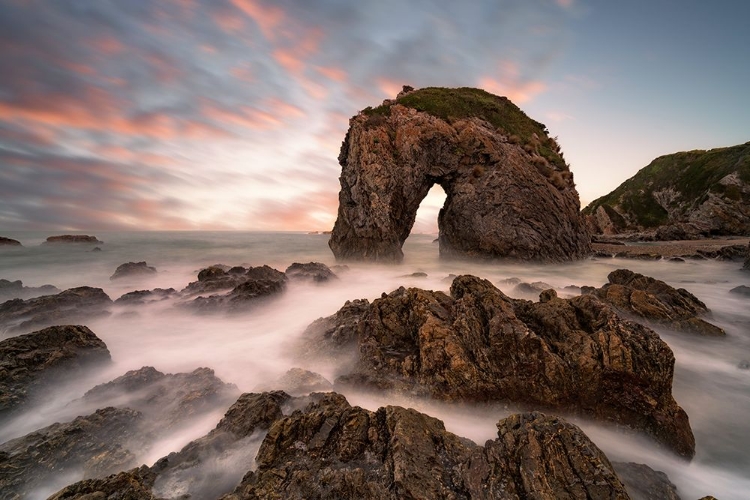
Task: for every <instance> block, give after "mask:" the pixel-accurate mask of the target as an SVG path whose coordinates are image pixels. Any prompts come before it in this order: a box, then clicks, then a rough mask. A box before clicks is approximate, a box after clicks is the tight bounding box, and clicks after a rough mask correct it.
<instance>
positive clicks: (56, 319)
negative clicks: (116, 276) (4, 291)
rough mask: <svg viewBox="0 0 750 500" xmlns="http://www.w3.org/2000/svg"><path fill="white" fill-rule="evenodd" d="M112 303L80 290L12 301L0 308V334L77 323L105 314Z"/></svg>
mask: <svg viewBox="0 0 750 500" xmlns="http://www.w3.org/2000/svg"><path fill="white" fill-rule="evenodd" d="M110 305H112V299H110V298H109V296H108V295H107V294H106V293H104V290H102V289H101V288H92V287H90V286H81V287H78V288H70V289H68V290H65V291H64V292H60V293H58V294H56V295H43V296H41V297H35V298H33V299H28V300H22V299H13V300H8V301H7V302H4V303H2V304H0V332H2V331H3V330H5V331H8V332H13V333H24V332H29V331H31V330H33V329H35V328H42V327H45V326H50V325H55V324H58V325H59V324H63V323H80V322H83V321H85V320H87V319H90V318H95V317H100V316H103V315H107V314H109V311H108V309H107V308H108V307H109V306H110Z"/></svg>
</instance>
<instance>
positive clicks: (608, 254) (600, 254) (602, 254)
mask: <svg viewBox="0 0 750 500" xmlns="http://www.w3.org/2000/svg"><path fill="white" fill-rule="evenodd" d="M592 256H593V257H594V258H598V259H611V258H613V257H614V256H615V254H613V253H612V252H605V251H604V250H596V251H595V252H594V253H593V254H592Z"/></svg>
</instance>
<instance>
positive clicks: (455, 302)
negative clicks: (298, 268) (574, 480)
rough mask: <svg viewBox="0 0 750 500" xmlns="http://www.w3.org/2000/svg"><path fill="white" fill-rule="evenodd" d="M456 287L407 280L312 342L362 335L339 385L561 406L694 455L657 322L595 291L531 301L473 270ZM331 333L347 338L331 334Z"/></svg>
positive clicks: (331, 323)
mask: <svg viewBox="0 0 750 500" xmlns="http://www.w3.org/2000/svg"><path fill="white" fill-rule="evenodd" d="M450 293H451V295H450V296H448V295H446V294H444V293H442V292H431V291H425V290H420V289H416V288H410V289H405V288H403V287H401V288H399V289H398V290H396V291H394V292H392V293H390V294H388V295H385V294H384V295H383V296H382V297H381V298H380V299H377V300H375V301H373V302H372V304H370V305H369V306H367V304H361V305H360V308H352V307H351V306H350V307H349V308H348V310H347V311H344V310H343V309H342V310H341V311H339V312H338V313H337V314H336V315H334V316H332V317H329V318H327V319H324V320H318V321H317V322H316V323H314V324H313V325H314V326H315V327H313V325H311V328H310V329H309V330H308V332H307V335H311V338H310V339H309V342H310V343H314V342H316V341H317V342H318V343H319V345H321V346H326V347H327V348H329V349H333V350H335V349H336V348H337V347H338V346H341V345H343V346H347V345H348V344H351V343H354V342H355V341H356V345H357V349H358V357H357V360H356V364H355V365H354V366H353V367H352V368H351V369H349V371H348V373H347V374H346V375H343V376H341V377H339V378H338V379H337V380H336V381H335V384H337V385H338V384H342V385H353V386H356V387H359V388H368V389H373V390H393V391H403V392H407V393H410V394H417V395H427V396H431V397H434V398H437V399H443V400H449V401H458V400H462V401H477V402H486V401H510V402H514V403H520V404H526V405H529V406H534V407H536V408H547V409H560V410H564V411H566V412H569V413H578V414H581V415H586V416H589V417H595V418H599V419H602V420H607V421H611V422H616V423H619V424H625V425H629V426H631V427H634V428H637V429H641V430H644V431H646V432H647V433H648V434H650V435H651V436H652V437H653V438H654V439H655V440H656V441H658V442H660V443H662V444H663V445H666V446H667V447H669V448H670V449H672V450H674V451H675V452H676V453H678V454H679V455H682V456H685V457H692V456H693V454H694V453H695V441H694V438H693V434H692V431H691V429H690V425H689V423H688V418H687V415H686V414H685V412H684V411H683V410H682V408H680V407H679V406H678V405H677V403H676V402H675V400H674V398H673V397H672V394H671V389H672V376H673V370H674V355H673V354H672V351H671V350H670V349H669V346H667V344H666V343H664V342H663V341H662V340H661V339H660V338H659V336H658V335H657V334H656V333H655V332H653V331H652V330H650V329H649V328H647V327H644V326H642V325H640V324H637V323H634V322H630V321H627V320H624V319H622V318H620V317H619V316H618V315H617V314H616V313H615V312H614V311H613V310H612V309H611V308H610V307H609V306H607V305H606V304H604V303H602V302H601V301H599V300H598V299H597V298H596V297H594V296H592V295H582V296H578V297H573V298H571V299H561V298H553V297H551V298H549V300H548V301H547V302H544V303H532V302H529V301H525V300H514V299H511V298H509V297H507V296H506V295H505V294H503V293H502V292H501V291H500V290H498V289H497V288H495V287H494V286H493V285H492V284H491V283H490V282H488V281H486V280H481V279H479V278H476V277H473V276H459V277H458V278H456V279H455V280H453V284H452V286H451V292H450ZM357 309H359V310H360V311H363V312H362V313H361V315H360V316H359V317H357V314H356V313H357ZM337 319H339V320H345V321H344V322H341V323H339V324H337V323H336V321H337ZM332 332H336V333H337V334H338V335H339V338H341V339H343V342H341V341H339V342H332V341H331V338H332V336H333V335H332Z"/></svg>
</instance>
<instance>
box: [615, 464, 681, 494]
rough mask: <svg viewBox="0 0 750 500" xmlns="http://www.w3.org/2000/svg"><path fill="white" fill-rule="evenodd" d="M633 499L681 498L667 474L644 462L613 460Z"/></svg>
mask: <svg viewBox="0 0 750 500" xmlns="http://www.w3.org/2000/svg"><path fill="white" fill-rule="evenodd" d="M612 465H613V466H614V468H615V471H616V472H617V475H618V476H619V477H620V479H621V480H622V482H623V484H624V485H625V489H626V490H627V491H628V494H629V495H630V498H631V499H632V500H680V496H679V495H678V494H677V486H675V485H674V484H672V482H671V481H670V480H669V478H668V477H667V475H666V474H665V473H663V472H661V471H657V470H654V469H652V468H651V467H649V466H648V465H644V464H636V463H633V462H612Z"/></svg>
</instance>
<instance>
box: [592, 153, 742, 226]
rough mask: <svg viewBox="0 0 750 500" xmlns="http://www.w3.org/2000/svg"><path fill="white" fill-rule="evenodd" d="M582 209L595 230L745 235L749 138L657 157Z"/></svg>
mask: <svg viewBox="0 0 750 500" xmlns="http://www.w3.org/2000/svg"><path fill="white" fill-rule="evenodd" d="M583 213H584V214H585V215H586V216H587V218H588V222H589V224H590V227H591V230H592V231H593V232H594V233H598V234H622V233H633V232H646V233H653V237H654V238H655V239H660V240H671V239H694V238H699V237H703V236H714V235H717V236H718V235H724V236H731V235H748V234H750V142H747V143H745V144H741V145H739V146H732V147H728V148H717V149H712V150H709V151H699V150H696V151H688V152H682V153H675V154H671V155H666V156H661V157H659V158H657V159H655V160H654V161H653V162H651V164H649V165H648V166H647V167H645V168H643V169H641V170H640V171H639V172H638V173H637V174H635V176H633V177H632V178H630V179H628V180H627V181H625V182H623V183H622V184H621V185H620V186H619V187H618V188H617V189H615V190H614V191H612V192H611V193H609V194H607V195H605V196H602V197H601V198H599V199H597V200H595V201H593V202H592V203H591V204H590V205H589V206H587V207H586V208H585V209H584V210H583Z"/></svg>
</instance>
